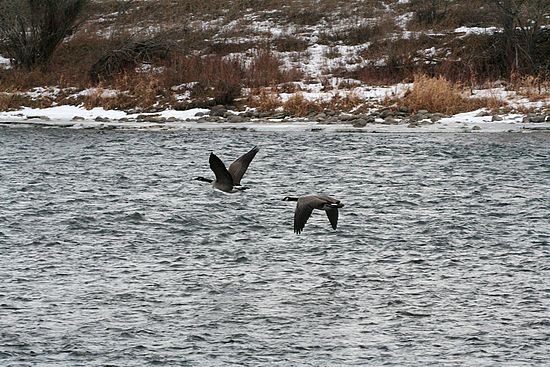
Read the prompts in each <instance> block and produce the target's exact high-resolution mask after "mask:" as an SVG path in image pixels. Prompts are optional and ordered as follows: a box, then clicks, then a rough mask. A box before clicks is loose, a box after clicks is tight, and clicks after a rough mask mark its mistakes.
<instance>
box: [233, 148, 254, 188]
mask: <svg viewBox="0 0 550 367" xmlns="http://www.w3.org/2000/svg"><path fill="white" fill-rule="evenodd" d="M259 150H260V149H259V148H258V147H254V148H252V149H251V150H250V152H248V153H246V154H243V155H242V156H241V157H239V158H238V159H236V160H235V162H233V163H231V164H230V165H229V169H228V171H229V173H230V174H231V177H233V185H235V186H239V185H240V184H241V178H243V176H244V173H245V172H246V170H247V169H248V166H249V165H250V162H252V159H254V157H255V156H256V153H258V151H259Z"/></svg>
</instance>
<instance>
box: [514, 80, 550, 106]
mask: <svg viewBox="0 0 550 367" xmlns="http://www.w3.org/2000/svg"><path fill="white" fill-rule="evenodd" d="M510 87H511V88H512V89H513V90H515V91H516V92H517V93H518V94H519V95H521V96H525V97H527V98H528V99H529V101H531V102H537V101H542V100H545V99H550V81H549V80H546V79H544V78H543V77H542V76H532V75H517V74H514V75H512V78H511V84H510Z"/></svg>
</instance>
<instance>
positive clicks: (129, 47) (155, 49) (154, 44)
mask: <svg viewBox="0 0 550 367" xmlns="http://www.w3.org/2000/svg"><path fill="white" fill-rule="evenodd" d="M172 47H173V45H172V43H170V42H168V41H166V40H163V39H161V38H160V37H155V38H152V39H147V40H141V41H131V42H127V43H126V44H125V45H123V46H122V47H120V48H118V49H114V50H110V51H108V52H107V53H106V54H105V55H103V56H102V57H101V58H100V59H99V60H97V61H96V62H95V63H94V64H93V65H92V66H91V68H90V72H89V75H90V79H91V80H92V81H93V82H95V83H97V82H99V81H100V80H101V79H109V78H112V77H113V76H115V75H117V74H120V73H122V72H123V71H125V70H129V69H131V68H135V67H136V66H137V65H139V64H141V63H151V62H153V61H155V60H157V61H158V60H164V59H167V58H168V56H169V55H170V50H171V48H172Z"/></svg>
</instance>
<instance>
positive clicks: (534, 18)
mask: <svg viewBox="0 0 550 367" xmlns="http://www.w3.org/2000/svg"><path fill="white" fill-rule="evenodd" d="M492 1H493V2H494V3H495V4H496V6H497V8H498V9H499V11H500V15H501V24H502V27H503V32H502V37H503V44H504V50H503V51H504V57H505V63H506V65H507V67H508V69H509V70H510V71H523V72H529V73H532V72H536V71H539V69H540V68H541V67H548V66H549V65H548V63H549V61H548V60H549V58H550V55H546V56H545V55H539V53H538V52H537V49H538V48H539V47H538V46H539V45H538V43H550V35H548V34H547V32H545V31H544V29H543V28H542V26H544V25H545V22H547V19H548V17H549V16H550V1H548V0H492ZM546 48H548V45H546V47H544V49H546Z"/></svg>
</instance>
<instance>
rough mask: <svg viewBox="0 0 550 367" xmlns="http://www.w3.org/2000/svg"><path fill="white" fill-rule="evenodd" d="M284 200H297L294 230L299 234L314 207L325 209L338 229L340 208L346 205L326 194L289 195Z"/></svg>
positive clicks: (334, 226)
mask: <svg viewBox="0 0 550 367" xmlns="http://www.w3.org/2000/svg"><path fill="white" fill-rule="evenodd" d="M283 201H296V209H295V211H294V232H295V233H297V234H300V233H301V232H302V231H303V230H304V227H305V225H306V222H307V220H308V219H309V217H310V216H311V213H312V212H313V209H318V210H324V211H325V212H326V213H327V217H328V220H329V221H330V224H331V226H332V229H336V226H337V224H338V208H341V207H343V206H344V204H342V203H340V200H337V199H335V198H333V197H330V196H325V195H307V196H301V197H292V196H287V197H285V198H284V199H283Z"/></svg>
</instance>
